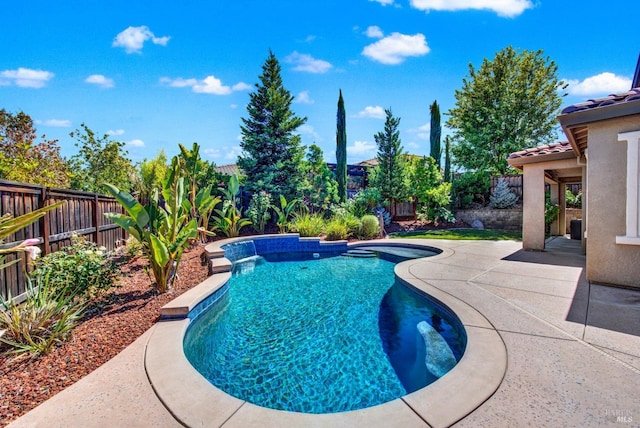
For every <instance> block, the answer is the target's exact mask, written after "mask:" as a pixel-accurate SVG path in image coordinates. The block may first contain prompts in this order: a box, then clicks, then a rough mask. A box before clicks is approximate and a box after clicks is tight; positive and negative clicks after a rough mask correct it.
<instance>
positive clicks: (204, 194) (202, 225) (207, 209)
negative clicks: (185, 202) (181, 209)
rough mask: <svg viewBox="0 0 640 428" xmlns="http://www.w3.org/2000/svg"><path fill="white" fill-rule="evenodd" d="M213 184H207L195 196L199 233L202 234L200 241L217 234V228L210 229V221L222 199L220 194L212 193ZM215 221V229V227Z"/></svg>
mask: <svg viewBox="0 0 640 428" xmlns="http://www.w3.org/2000/svg"><path fill="white" fill-rule="evenodd" d="M212 187H213V186H211V185H208V186H205V187H203V188H202V189H200V190H199V191H198V193H197V194H196V198H195V211H196V212H197V213H198V233H199V235H200V242H205V241H206V239H207V238H206V237H207V236H215V230H209V221H210V219H211V213H213V210H214V208H215V207H216V205H218V204H219V203H220V202H222V199H220V198H219V197H218V196H213V195H212V194H211V190H212ZM215 226H216V225H215V223H214V229H216V228H217V227H215Z"/></svg>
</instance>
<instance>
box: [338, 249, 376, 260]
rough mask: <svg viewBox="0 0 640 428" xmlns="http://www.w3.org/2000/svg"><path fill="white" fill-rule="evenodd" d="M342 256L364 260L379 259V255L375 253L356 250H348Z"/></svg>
mask: <svg viewBox="0 0 640 428" xmlns="http://www.w3.org/2000/svg"><path fill="white" fill-rule="evenodd" d="M342 255H343V256H345V257H358V258H362V259H370V258H374V257H378V254H377V253H375V252H373V251H369V250H358V249H356V248H352V249H350V250H347V251H346V252H344V253H342Z"/></svg>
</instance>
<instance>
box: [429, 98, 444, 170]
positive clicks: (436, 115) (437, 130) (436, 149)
mask: <svg viewBox="0 0 640 428" xmlns="http://www.w3.org/2000/svg"><path fill="white" fill-rule="evenodd" d="M429 110H430V112H431V130H430V132H429V142H430V143H431V157H432V158H433V159H435V161H436V165H438V168H440V157H441V156H442V147H441V146H440V135H441V134H442V126H440V106H438V101H434V102H433V104H431V107H430V108H429Z"/></svg>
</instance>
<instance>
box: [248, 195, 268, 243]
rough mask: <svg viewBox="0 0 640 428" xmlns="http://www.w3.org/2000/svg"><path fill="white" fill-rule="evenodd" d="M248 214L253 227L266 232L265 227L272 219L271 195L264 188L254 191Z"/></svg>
mask: <svg viewBox="0 0 640 428" xmlns="http://www.w3.org/2000/svg"><path fill="white" fill-rule="evenodd" d="M247 215H248V216H249V220H251V224H252V225H253V228H254V229H255V230H256V231H257V232H260V233H264V228H265V226H266V225H267V223H268V222H269V220H271V195H270V194H269V193H267V192H265V191H264V190H261V191H259V192H258V193H254V194H253V195H252V196H251V202H249V209H248V210H247Z"/></svg>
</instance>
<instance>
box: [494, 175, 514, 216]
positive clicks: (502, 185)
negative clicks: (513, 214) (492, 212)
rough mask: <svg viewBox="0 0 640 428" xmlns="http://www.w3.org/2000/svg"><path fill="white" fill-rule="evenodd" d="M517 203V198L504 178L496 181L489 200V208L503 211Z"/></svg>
mask: <svg viewBox="0 0 640 428" xmlns="http://www.w3.org/2000/svg"><path fill="white" fill-rule="evenodd" d="M516 202H518V197H517V196H516V195H515V194H514V193H513V192H512V191H511V189H510V188H509V185H508V184H507V182H506V181H505V179H504V178H502V177H500V178H499V179H498V184H496V188H495V189H494V190H493V194H492V195H491V197H490V198H489V206H490V207H491V208H498V209H505V208H511V207H512V206H514V205H515V204H516Z"/></svg>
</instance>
